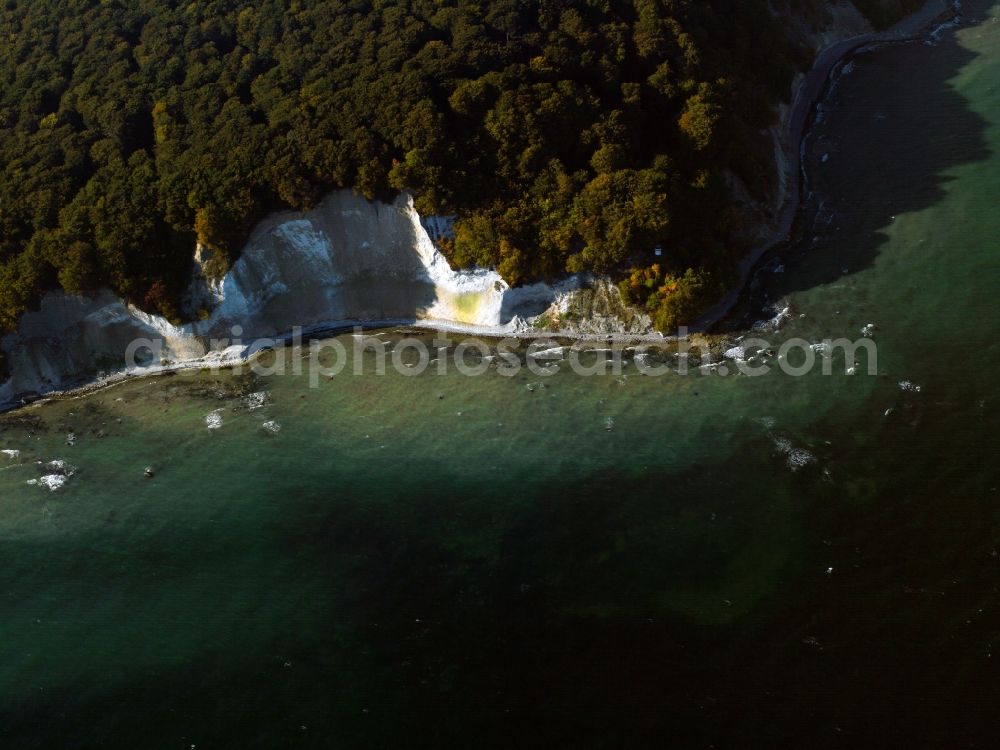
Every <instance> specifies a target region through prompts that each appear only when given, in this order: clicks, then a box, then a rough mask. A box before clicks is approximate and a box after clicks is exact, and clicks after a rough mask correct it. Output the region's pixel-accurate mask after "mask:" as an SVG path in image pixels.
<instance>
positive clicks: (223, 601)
mask: <svg viewBox="0 0 1000 750" xmlns="http://www.w3.org/2000/svg"><path fill="white" fill-rule="evenodd" d="M971 5H972V7H969V8H968V13H969V15H970V16H973V17H977V18H979V19H983V21H982V23H980V24H978V25H975V26H971V27H968V28H963V29H961V30H959V31H958V32H945V33H944V34H942V36H941V38H940V40H939V42H938V43H937V45H936V46H927V45H923V44H914V45H908V46H903V47H897V48H892V49H884V50H880V51H878V52H876V53H874V54H869V55H864V56H861V57H859V58H858V59H857V60H856V63H855V66H854V70H853V72H852V73H851V74H850V75H847V76H845V77H844V78H843V79H842V80H841V82H840V84H839V86H838V87H837V90H836V92H835V94H834V96H833V99H832V101H831V102H830V106H829V107H828V112H827V113H826V117H825V121H824V123H823V124H822V125H820V126H819V128H818V130H817V132H816V134H815V138H814V139H813V141H812V142H811V146H810V152H809V160H810V162H811V166H810V174H811V184H812V187H813V189H814V190H815V191H816V198H815V199H814V200H813V201H812V202H811V204H810V206H811V208H810V209H809V211H810V215H811V213H812V212H814V211H815V210H816V209H817V208H820V211H819V213H820V217H819V220H818V221H817V223H816V224H815V226H814V227H813V228H812V229H809V230H808V231H807V232H806V236H805V239H804V240H803V242H802V243H801V244H800V245H798V246H796V247H795V248H793V249H792V250H791V251H790V252H789V253H788V254H786V256H785V257H783V258H782V259H781V263H782V264H783V272H781V273H773V272H766V273H764V274H762V275H761V277H760V282H759V283H758V285H757V288H756V292H755V295H754V298H755V299H757V300H760V299H762V298H763V297H764V296H766V297H767V298H768V299H769V300H771V301H772V302H779V301H780V305H779V306H784V305H785V304H787V305H789V306H790V314H791V316H792V318H791V320H790V322H789V323H788V324H787V325H786V326H785V327H784V329H783V330H782V331H781V334H780V337H778V341H779V342H780V338H785V337H791V336H798V337H802V338H804V339H806V340H807V341H810V342H818V341H820V340H822V339H823V338H826V337H834V338H835V337H839V336H846V337H848V338H852V339H853V338H858V337H860V331H861V329H862V328H863V327H864V326H866V325H867V324H869V323H874V324H876V325H877V329H876V331H875V334H874V340H875V341H876V343H877V345H878V370H879V375H877V376H873V377H869V376H867V375H864V374H857V375H854V376H848V375H845V374H843V369H842V367H841V368H840V374H834V375H832V376H823V375H822V374H821V373H820V372H818V371H817V372H814V373H812V374H810V375H807V376H805V377H801V378H793V377H788V376H785V375H782V374H779V373H775V374H772V375H769V376H767V377H761V378H747V377H744V376H736V377H734V376H729V377H722V376H719V375H717V374H716V375H706V376H699V375H689V376H686V377H680V376H665V377H659V378H649V377H643V376H641V375H639V374H637V373H636V372H635V371H634V369H626V372H625V375H624V377H620V378H619V377H611V376H608V377H593V378H581V377H578V376H576V375H574V374H572V373H570V372H568V371H567V369H566V368H563V370H562V371H561V372H560V373H559V374H557V375H555V376H554V377H551V378H548V379H547V380H546V385H547V387H545V388H541V387H540V386H536V387H535V388H534V390H530V389H529V388H528V387H527V385H528V384H529V383H538V382H539V380H540V379H539V378H538V377H536V376H528V375H525V376H523V377H517V378H514V379H509V378H504V377H501V376H500V375H498V374H497V373H496V372H494V371H491V372H489V373H487V374H486V375H484V376H482V377H478V378H467V377H464V376H461V375H458V374H454V373H453V374H451V375H449V376H446V377H440V376H437V375H433V374H430V373H428V374H425V375H421V376H419V377H404V376H402V375H399V374H393V372H392V370H390V371H389V373H388V374H387V375H385V376H384V377H376V376H374V375H367V376H362V377H354V376H351V375H342V376H339V377H337V378H334V379H333V380H325V379H324V380H322V381H321V386H320V387H319V388H317V389H311V388H309V387H308V379H307V378H306V377H296V376H294V375H291V374H288V375H284V376H272V377H265V378H255V377H251V376H238V375H236V374H232V373H223V374H218V375H195V376H192V375H177V376H175V377H169V378H168V377H163V378H156V379H150V380H145V381H137V382H131V383H127V384H124V385H119V386H116V387H113V388H109V389H106V390H103V391H100V392H98V393H95V394H92V395H89V396H87V397H83V398H80V399H75V400H70V401H64V402H59V403H52V404H47V405H43V406H36V407H33V408H29V409H26V410H22V411H20V412H17V413H15V414H11V415H7V416H6V417H3V418H0V449H16V450H19V451H21V454H20V457H19V458H16V459H14V458H12V459H10V460H8V459H7V458H6V457H5V456H3V455H0V747H2V748H26V747H37V748H63V747H66V748H97V747H111V748H176V749H177V750H180V749H181V748H191V747H194V746H196V747H197V748H199V749H202V748H299V747H302V748H407V747H436V748H465V747H470V748H471V747H497V748H510V747H536V746H546V747H588V748H589V747H601V748H623V747H717V748H724V747H725V748H750V747H795V748H805V747H808V748H825V747H831V748H833V747H844V748H857V747H875V746H877V747H941V748H956V747H984V748H985V747H995V745H996V737H997V732H996V730H997V727H998V723H997V722H998V719H997V713H998V707H1000V674H998V670H1000V594H998V590H997V589H998V585H1000V491H998V486H1000V476H998V466H1000V460H998V459H1000V440H998V437H997V430H998V428H1000V417H998V415H1000V344H998V342H1000V315H998V311H997V301H996V300H997V297H996V295H997V291H998V279H1000V268H998V265H1000V264H998V242H1000V239H998V238H1000V156H998V153H997V151H998V148H1000V21H997V20H996V19H997V18H998V17H1000V7H997V8H994V9H993V10H992V11H987V10H986V9H985V8H986V7H987V6H984V5H983V6H979V7H977V6H976V4H975V3H972V4H971ZM824 154H828V156H827V158H826V160H825V161H824V160H823V155H824ZM820 203H822V206H821V207H820V206H819V204H820ZM737 335H739V332H738V331H734V332H733V333H732V336H733V338H735V337H736V336H737ZM396 337H397V336H396V335H395V334H389V335H387V337H386V338H388V339H389V340H394V338H396ZM346 341H347V342H348V344H349V343H350V339H349V337H347V339H346ZM900 382H909V383H912V384H915V385H916V386H919V391H916V390H906V389H903V388H901V387H900V385H899V383H900ZM265 391H266V392H267V393H268V394H269V399H268V402H267V403H266V404H265V405H264V406H262V407H260V408H255V409H251V408H249V407H250V406H251V405H252V402H248V401H247V399H246V396H247V394H250V393H256V392H265ZM216 410H221V411H219V412H218V413H219V414H220V415H221V418H222V426H221V427H220V428H219V429H215V430H209V429H207V425H206V417H207V416H208V415H210V414H211V413H213V412H215V411H216ZM609 418H611V419H612V420H613V423H614V429H613V430H612V431H608V430H607V420H608V419H609ZM270 421H274V422H278V423H280V425H281V428H282V429H281V430H280V432H277V433H272V432H269V431H268V430H265V429H263V427H262V425H263V424H264V423H265V422H270ZM71 429H72V430H73V432H74V433H75V434H76V436H77V440H76V443H75V445H73V446H69V445H67V441H66V435H67V432H69V431H70V430H71ZM789 449H792V450H797V451H804V452H805V453H799V454H796V455H798V456H800V457H804V458H806V460H805V462H804V463H805V465H803V466H802V467H801V468H798V469H795V468H793V466H792V465H790V462H789V458H790V455H789V452H788V451H789ZM54 459H62V460H65V461H67V462H68V463H69V464H70V465H72V466H74V467H76V469H77V471H76V473H75V474H74V475H73V476H72V477H70V478H69V479H68V481H67V482H66V484H65V486H64V487H62V488H61V489H60V490H58V491H56V492H50V491H49V490H48V489H46V488H45V487H42V486H37V485H32V484H28V483H27V482H29V481H30V480H35V479H38V478H39V477H40V476H41V475H42V474H45V473H48V471H46V470H42V469H40V468H39V467H38V466H36V464H35V462H36V461H38V460H41V461H43V462H48V461H52V460H54ZM148 465H151V466H153V467H155V469H156V476H155V477H154V478H153V479H145V478H144V477H143V475H142V474H143V468H144V467H145V466H148Z"/></svg>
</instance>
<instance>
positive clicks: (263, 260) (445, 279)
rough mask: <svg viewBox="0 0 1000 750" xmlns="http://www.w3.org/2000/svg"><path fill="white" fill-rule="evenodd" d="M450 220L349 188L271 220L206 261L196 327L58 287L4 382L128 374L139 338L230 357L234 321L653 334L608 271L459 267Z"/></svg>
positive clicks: (50, 383)
mask: <svg viewBox="0 0 1000 750" xmlns="http://www.w3.org/2000/svg"><path fill="white" fill-rule="evenodd" d="M449 228H450V222H449V221H448V220H447V219H441V218H434V217H431V218H428V219H424V220H422V219H421V217H420V216H419V215H418V214H417V212H416V210H415V209H414V207H413V200H412V198H411V197H410V196H408V195H405V194H404V195H401V196H400V197H399V198H398V199H397V200H396V201H395V202H393V203H392V204H385V203H377V202H369V201H366V200H364V199H363V198H361V197H359V196H357V195H356V194H354V193H352V192H350V191H347V190H341V191H337V192H334V193H332V194H330V195H329V196H327V198H326V199H325V200H323V202H322V203H321V204H320V205H319V206H317V207H316V208H315V209H314V210H312V211H309V212H307V213H293V212H284V213H279V214H275V215H272V216H270V217H268V218H267V219H265V220H264V221H263V222H261V224H260V225H259V226H257V227H256V229H255V230H254V231H253V233H252V234H251V236H250V239H249V241H248V242H247V245H246V247H245V248H244V250H243V253H242V254H241V256H240V259H239V260H238V261H237V262H236V263H235V264H234V265H233V267H232V268H231V269H230V270H229V272H228V273H227V274H226V276H225V278H223V279H222V280H220V281H217V282H211V281H209V280H207V279H205V278H204V277H203V276H201V274H200V266H196V268H197V272H196V274H195V281H194V282H193V288H192V293H191V305H190V306H191V308H192V309H191V310H190V311H189V312H190V313H191V317H192V319H195V318H197V320H193V322H191V323H187V324H185V325H181V326H175V325H172V324H170V323H169V322H167V321H166V320H164V319H163V318H160V317H158V316H155V315H148V314H146V313H143V312H142V311H140V310H138V309H137V308H135V307H133V306H131V305H127V304H125V303H123V302H122V301H121V300H120V299H118V298H116V297H115V296H114V295H112V294H111V293H110V292H102V293H99V294H96V295H94V296H91V297H71V296H68V295H65V294H63V293H61V292H52V293H50V294H48V295H47V296H46V297H45V298H44V299H43V300H42V303H41V307H40V309H39V310H38V311H35V312H30V313H27V314H26V315H24V316H23V317H22V319H21V321H20V323H19V325H18V328H17V331H15V332H14V333H11V334H8V335H7V336H5V337H3V339H2V340H0V347H2V349H3V351H4V352H5V354H6V358H7V363H8V367H9V369H10V374H11V376H10V378H9V379H8V380H7V381H6V382H4V383H2V384H0V404H2V403H10V402H13V401H15V400H16V399H17V398H18V397H19V396H21V395H23V394H25V393H45V392H48V391H53V390H59V389H63V388H66V387H70V386H74V385H79V384H81V383H83V382H86V381H89V380H93V379H95V378H97V377H100V376H101V375H107V374H110V373H114V372H119V371H121V370H123V368H124V367H125V361H126V359H125V352H126V349H127V348H128V346H129V344H130V343H132V342H133V341H134V340H136V339H149V340H152V341H155V342H157V343H158V345H159V347H160V357H161V361H160V362H156V361H151V360H150V361H146V362H143V364H144V365H149V366H152V367H157V366H171V365H175V364H178V363H184V362H195V361H204V359H205V358H206V357H208V358H209V359H210V358H212V357H213V356H215V357H219V356H221V354H220V352H218V351H215V352H213V351H211V345H210V341H211V339H230V338H232V337H233V327H234V326H239V328H240V329H241V333H239V336H240V337H241V338H242V340H243V341H245V342H250V341H252V340H253V339H258V338H266V337H277V336H281V335H284V334H287V333H288V332H290V331H291V330H292V329H294V328H295V327H297V326H301V327H303V328H304V329H306V330H307V331H308V330H310V329H313V330H316V329H322V328H326V327H331V328H332V327H336V326H340V325H349V324H351V323H369V324H373V323H377V322H391V323H396V322H398V323H412V322H419V323H423V324H426V325H428V326H434V325H441V326H444V327H449V328H452V329H459V330H469V331H472V332H478V333H483V334H505V333H516V332H523V331H525V330H530V329H532V328H533V327H540V326H546V327H550V328H558V329H560V330H565V331H579V332H581V333H595V332H616V333H641V332H646V331H648V330H649V320H648V318H647V317H646V316H643V315H638V314H634V313H632V312H631V311H628V310H626V309H625V308H624V306H623V305H622V304H621V300H620V298H619V297H618V293H617V290H615V289H614V288H613V286H611V285H610V283H609V282H607V281H606V280H584V279H581V278H577V277H570V278H568V279H566V280H565V281H564V282H563V283H561V284H559V285H557V286H549V285H546V284H534V285H531V286H526V287H517V288H513V289H512V288H510V287H509V286H508V285H507V284H506V282H504V281H503V279H501V278H500V276H499V275H498V274H497V273H496V272H495V271H492V270H483V269H479V270H470V271H454V270H452V269H451V267H450V266H449V265H448V261H447V259H446V258H445V257H444V256H443V255H442V254H441V252H440V251H439V250H438V248H437V246H436V245H435V244H434V240H433V239H432V235H434V236H440V235H442V234H445V233H447V232H448V231H449ZM199 308H200V309H201V310H203V311H204V312H202V315H200V316H199V315H197V314H196V313H197V312H198V309H199ZM206 313H207V315H206ZM227 354H231V352H227ZM146 355H147V360H148V352H146Z"/></svg>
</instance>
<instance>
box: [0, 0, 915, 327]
mask: <svg viewBox="0 0 1000 750" xmlns="http://www.w3.org/2000/svg"><path fill="white" fill-rule="evenodd" d="M791 1H792V2H794V0H791ZM894 1H895V0H894ZM902 2H904V3H905V2H907V0H902ZM801 4H802V5H806V4H807V3H805V2H802V3H801ZM812 4H813V5H815V2H814V3H812ZM861 4H862V5H864V4H867V5H872V6H873V7H877V8H878V10H879V12H883V11H884V10H885V3H884V2H878V0H874V1H873V0H866V2H862V3H861ZM896 4H897V5H898V4H899V3H898V2H897V3H896ZM775 7H778V8H779V9H780V8H781V7H782V3H781V2H780V0H778V2H771V3H768V2H767V0H576V1H574V2H570V1H569V0H534V1H533V2H529V1H528V0H491V1H488V2H486V1H484V2H468V1H466V0H253V1H252V2H250V1H249V0H189V1H187V2H179V1H177V0H5V2H4V3H3V5H2V6H0V35H2V37H3V45H2V47H0V329H10V328H11V327H13V326H14V325H15V323H16V320H17V317H18V316H19V315H20V314H21V313H22V312H23V311H24V310H25V309H28V308H30V306H31V305H33V304H35V303H36V302H37V300H38V298H39V297H40V295H41V294H42V293H43V292H44V291H45V290H48V289H52V288H57V287H61V288H63V289H65V290H67V291H68V292H72V293H79V292H85V291H87V290H90V289H93V288H95V287H98V286H107V287H110V288H112V289H114V290H115V291H116V292H117V293H119V294H121V295H122V296H124V297H125V298H127V299H129V300H131V301H133V302H135V303H136V304H138V305H140V306H142V307H144V308H146V309H148V310H151V311H156V312H159V313H161V314H163V315H166V316H167V317H169V318H174V319H175V318H177V317H178V315H179V314H180V307H179V301H180V299H181V297H182V293H183V290H184V289H185V287H186V284H187V282H188V278H189V274H190V269H191V256H192V250H193V246H194V242H195V239H196V238H197V239H198V240H200V241H201V242H202V243H204V244H205V245H206V246H208V247H210V248H212V249H214V250H215V251H216V253H215V256H214V257H215V258H216V263H217V268H216V269H215V270H216V272H218V273H222V272H223V271H224V270H225V269H226V267H227V265H228V263H230V262H231V261H232V260H233V259H234V258H235V256H236V254H237V253H238V251H239V248H240V247H241V245H242V243H243V241H244V239H245V238H246V235H247V233H248V231H249V229H250V228H251V227H252V225H253V224H254V223H255V222H256V221H257V220H258V219H259V218H261V216H263V215H264V214H265V213H267V212H268V211H271V210H273V209H275V208H279V207H292V208H295V209H307V208H309V207H311V206H313V205H314V204H315V203H316V202H317V201H318V200H319V199H320V198H321V197H322V196H323V195H324V194H325V193H326V192H327V191H329V190H331V189H332V188H335V187H350V188H353V189H356V190H357V191H359V192H361V193H363V194H364V195H365V196H367V197H370V198H375V197H389V196H391V195H393V194H394V193H395V192H398V191H399V190H402V189H408V190H411V191H412V192H413V193H414V194H415V195H416V196H417V205H418V208H419V209H420V210H421V211H422V212H431V213H449V214H450V213H456V214H458V215H459V217H460V220H459V221H458V223H457V225H456V236H455V240H454V242H450V243H448V244H447V246H446V247H445V250H446V252H447V253H448V254H449V256H450V258H451V259H452V262H453V263H455V264H458V265H469V264H479V265H488V266H495V267H496V268H497V269H498V270H499V271H500V272H501V273H502V274H503V275H504V277H505V278H506V279H508V280H509V281H511V282H512V283H516V282H521V281H526V280H531V279H539V278H550V277H555V276H558V275H560V274H563V273H565V272H567V271H572V272H576V271H594V272H601V273H604V272H612V273H616V274H618V276H619V278H621V279H623V281H622V285H621V286H622V289H623V290H624V291H625V292H626V294H627V296H628V297H629V299H630V300H632V301H633V302H634V303H636V304H639V305H644V306H646V307H647V308H648V309H649V310H650V311H651V312H652V313H653V315H654V317H655V318H656V321H657V324H658V325H659V326H661V327H664V328H666V327H669V326H672V325H673V324H674V322H675V321H677V320H678V319H679V318H681V317H683V316H684V315H687V314H690V312H691V311H692V310H695V309H697V308H698V307H699V306H700V305H703V304H704V300H705V299H706V298H707V297H708V296H711V295H713V294H715V293H717V291H718V288H719V286H720V285H721V284H724V283H725V281H726V279H727V273H728V272H729V271H728V269H729V268H731V266H732V260H733V258H734V257H736V256H737V255H739V254H740V252H742V249H743V248H741V247H740V246H739V243H738V241H737V238H738V237H739V236H740V227H739V225H738V224H739V222H738V220H737V219H736V217H735V215H734V214H733V212H732V211H731V208H730V201H729V197H728V192H727V189H726V187H725V183H724V176H725V175H726V174H727V173H728V172H729V171H731V172H733V173H735V174H738V175H740V176H741V177H742V179H743V181H744V182H745V183H746V184H747V185H748V186H749V188H750V190H751V191H752V192H754V193H756V194H758V195H763V194H765V193H766V192H767V190H768V189H769V186H770V182H771V180H772V179H773V176H772V175H771V167H770V166H769V160H770V156H769V153H770V151H769V149H770V146H769V144H768V143H767V142H766V141H765V140H764V139H763V136H762V135H761V130H762V128H764V127H765V126H767V125H768V124H769V122H770V121H771V118H772V117H773V108H774V105H775V104H776V103H777V102H778V101H779V99H780V98H781V97H783V96H787V94H788V90H789V82H790V79H791V75H792V71H793V69H794V68H795V67H796V66H800V67H801V66H803V65H805V64H806V63H807V62H808V60H809V57H810V52H809V51H808V50H805V49H802V48H799V47H796V46H795V45H794V44H792V43H791V42H790V41H789V39H788V35H787V33H786V32H785V31H784V29H783V27H782V24H781V22H780V21H779V20H778V19H777V18H776V17H775V15H774V13H773V9H774V8H775ZM657 245H659V246H661V247H662V248H663V253H662V257H659V258H657V259H656V264H655V265H654V264H653V254H652V248H653V247H655V246H657Z"/></svg>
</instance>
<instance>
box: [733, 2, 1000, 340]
mask: <svg viewBox="0 0 1000 750" xmlns="http://www.w3.org/2000/svg"><path fill="white" fill-rule="evenodd" d="M980 17H981V15H980ZM975 57H976V53H975V52H973V51H972V50H969V49H966V48H965V47H963V46H962V45H961V44H959V41H958V39H957V37H956V35H955V33H954V32H953V31H948V32H946V33H944V34H943V35H942V37H941V39H940V40H939V41H938V42H937V43H936V44H935V45H934V46H928V45H926V44H923V43H909V44H905V45H900V46H897V47H891V48H881V49H878V50H876V51H875V52H874V53H864V54H861V55H858V56H857V57H855V59H854V63H855V70H854V72H853V73H851V74H850V75H846V76H844V77H842V78H841V79H840V81H839V82H838V84H837V87H836V90H835V91H834V93H833V94H832V96H831V97H830V100H829V101H828V102H826V103H825V104H824V105H822V109H823V110H824V111H825V114H826V119H825V121H822V122H820V123H818V124H816V125H814V127H813V130H812V132H811V133H810V135H809V137H808V140H807V153H806V172H807V175H808V182H809V185H808V190H809V191H810V193H811V195H810V197H809V198H808V199H807V200H806V201H805V203H804V205H803V208H802V211H801V213H800V218H799V232H798V233H799V236H800V239H799V240H797V241H796V242H795V243H793V244H792V245H791V246H785V247H783V248H781V249H779V250H778V253H779V254H780V256H781V258H782V261H781V262H783V263H785V264H787V271H786V273H784V274H771V273H767V272H762V273H758V274H757V276H756V278H755V279H754V280H753V282H752V283H751V285H750V287H749V288H748V291H747V293H746V294H745V295H744V300H743V301H742V303H741V304H740V305H739V307H738V308H737V311H736V313H735V314H734V315H731V316H730V317H729V319H728V320H726V321H723V322H722V323H721V324H720V325H719V327H718V330H719V331H721V332H726V331H735V330H740V329H742V328H743V327H745V325H746V323H747V322H748V321H747V316H748V315H752V316H753V319H758V318H759V317H761V315H760V314H759V313H760V311H761V309H762V308H765V307H767V305H768V304H769V303H770V301H771V300H777V299H781V298H782V297H784V296H785V295H789V294H792V293H795V292H799V291H805V290H809V289H812V288H815V287H818V286H822V285H826V284H831V283H833V282H836V281H837V280H838V279H841V278H843V277H844V276H845V275H846V274H853V273H856V272H859V271H863V270H865V269H868V268H871V267H872V266H873V265H874V263H875V259H876V258H877V256H878V254H879V252H880V251H881V249H882V247H883V245H884V244H885V243H886V242H887V241H888V239H889V235H888V233H887V229H888V228H889V227H890V226H891V225H892V223H893V221H894V220H895V217H897V216H901V215H903V214H907V213H913V212H919V211H922V210H924V209H927V208H929V207H931V206H934V205H936V204H938V203H939V202H940V201H941V200H942V199H943V198H944V196H945V189H946V186H947V185H948V183H949V182H951V181H952V180H953V179H955V178H954V177H952V176H950V175H949V171H950V170H951V169H952V168H954V167H956V166H959V165H963V164H970V163H975V162H981V161H985V160H986V159H988V158H989V157H990V155H991V150H990V147H989V145H988V143H987V141H986V139H985V135H984V134H985V130H986V128H987V125H988V123H987V121H986V120H984V119H983V118H982V117H981V116H980V115H979V114H977V113H976V112H973V111H972V110H971V109H970V108H969V103H968V102H967V100H966V99H965V98H963V96H962V95H961V94H960V93H958V92H957V91H956V90H955V88H954V87H953V85H952V83H951V81H952V79H953V78H955V76H956V75H958V73H959V72H960V71H961V70H962V69H963V68H964V67H965V66H966V65H968V64H969V63H970V62H971V61H972V60H973V59H974V58H975ZM824 159H826V160H824ZM768 317H769V316H768Z"/></svg>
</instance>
